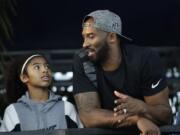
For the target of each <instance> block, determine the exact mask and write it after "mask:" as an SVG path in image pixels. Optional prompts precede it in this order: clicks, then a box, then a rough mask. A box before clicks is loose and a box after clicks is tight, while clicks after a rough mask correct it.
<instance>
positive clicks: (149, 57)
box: [141, 50, 167, 96]
mask: <svg viewBox="0 0 180 135" xmlns="http://www.w3.org/2000/svg"><path fill="white" fill-rule="evenodd" d="M164 71H165V70H164V67H163V64H162V62H161V60H160V57H159V55H158V54H157V53H156V52H153V51H152V50H150V51H147V52H144V55H143V57H142V69H141V88H142V90H143V95H144V96H151V95H153V94H156V93H158V92H160V91H161V90H163V89H164V88H165V87H167V81H166V77H165V72H164Z"/></svg>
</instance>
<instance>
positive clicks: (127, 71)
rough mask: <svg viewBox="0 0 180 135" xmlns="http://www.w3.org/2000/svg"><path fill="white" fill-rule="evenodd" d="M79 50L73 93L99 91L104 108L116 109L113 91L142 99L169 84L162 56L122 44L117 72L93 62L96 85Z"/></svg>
mask: <svg viewBox="0 0 180 135" xmlns="http://www.w3.org/2000/svg"><path fill="white" fill-rule="evenodd" d="M80 53H82V50H81V51H80V52H78V53H77V54H75V56H74V64H73V73H74V74H73V93H74V94H77V93H82V92H90V91H96V92H98V93H99V97H100V101H101V105H102V108H104V109H110V110H112V109H113V108H114V100H115V99H116V97H115V95H114V93H113V91H114V90H117V91H119V92H122V93H124V94H127V95H130V96H132V97H135V98H138V99H141V100H143V99H144V96H151V95H153V94H156V93H158V92H160V91H161V90H163V89H164V88H165V87H166V86H167V83H166V79H165V76H164V70H163V67H162V64H161V62H160V58H159V56H158V55H157V54H156V53H155V52H153V51H152V50H151V49H150V48H144V47H138V46H135V45H123V46H122V62H121V64H120V66H119V68H117V69H116V70H115V71H111V72H109V71H108V72H107V71H103V69H102V68H101V67H100V66H98V65H96V64H95V63H94V67H95V69H96V76H97V78H96V82H97V86H95V85H94V82H92V81H91V80H90V79H89V78H88V76H87V73H85V69H84V63H85V62H86V60H85V59H83V58H81V57H80ZM93 73H94V72H93Z"/></svg>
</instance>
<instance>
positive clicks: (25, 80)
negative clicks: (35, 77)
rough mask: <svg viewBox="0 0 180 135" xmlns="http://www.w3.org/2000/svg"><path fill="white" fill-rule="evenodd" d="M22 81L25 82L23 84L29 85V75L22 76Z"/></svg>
mask: <svg viewBox="0 0 180 135" xmlns="http://www.w3.org/2000/svg"><path fill="white" fill-rule="evenodd" d="M20 80H21V81H22V82H23V83H27V82H28V77H27V75H24V74H23V75H20Z"/></svg>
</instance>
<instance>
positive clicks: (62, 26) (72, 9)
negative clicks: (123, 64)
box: [6, 0, 180, 50]
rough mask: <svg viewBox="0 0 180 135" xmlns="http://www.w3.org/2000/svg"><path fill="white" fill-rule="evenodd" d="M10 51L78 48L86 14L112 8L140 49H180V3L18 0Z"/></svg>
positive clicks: (174, 0) (157, 0)
mask: <svg viewBox="0 0 180 135" xmlns="http://www.w3.org/2000/svg"><path fill="white" fill-rule="evenodd" d="M17 4H18V5H17V16H15V17H13V28H14V37H13V41H12V43H11V44H9V43H8V45H6V48H7V49H8V50H31V49H33V50H36V49H46V50H51V49H77V48H80V47H81V45H82V37H81V22H82V19H83V17H84V15H86V14H88V13H89V12H91V11H93V10H97V9H109V10H112V11H114V12H116V13H117V14H119V15H120V17H121V19H122V22H123V24H122V25H123V33H124V34H125V35H127V36H129V37H131V38H132V39H134V43H136V44H138V45H141V46H180V38H179V37H180V1H179V0H150V1H145V0H136V1H133V0H18V1H17Z"/></svg>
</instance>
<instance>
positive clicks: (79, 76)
mask: <svg viewBox="0 0 180 135" xmlns="http://www.w3.org/2000/svg"><path fill="white" fill-rule="evenodd" d="M90 91H96V88H95V86H94V85H93V83H92V82H91V81H90V80H89V78H88V77H87V76H86V74H85V72H84V67H83V62H82V60H81V58H80V57H79V56H78V54H75V55H74V61H73V94H77V93H82V92H90Z"/></svg>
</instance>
